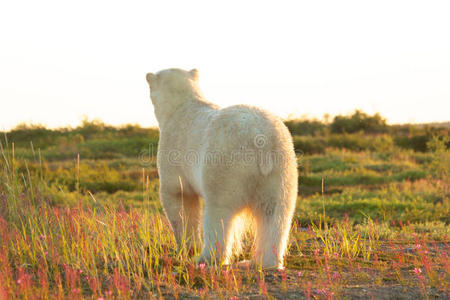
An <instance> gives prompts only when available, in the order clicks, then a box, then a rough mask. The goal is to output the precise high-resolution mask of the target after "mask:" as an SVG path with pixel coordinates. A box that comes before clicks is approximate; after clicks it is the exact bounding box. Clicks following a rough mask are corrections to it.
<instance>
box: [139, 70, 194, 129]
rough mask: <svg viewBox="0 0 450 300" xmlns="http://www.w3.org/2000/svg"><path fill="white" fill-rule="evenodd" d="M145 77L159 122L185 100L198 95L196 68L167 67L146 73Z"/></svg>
mask: <svg viewBox="0 0 450 300" xmlns="http://www.w3.org/2000/svg"><path fill="white" fill-rule="evenodd" d="M146 78H147V82H148V84H149V86H150V98H151V100H152V103H153V106H154V108H155V115H156V118H157V119H158V122H159V123H161V121H162V120H163V119H164V118H166V117H169V115H170V114H171V113H172V112H173V111H174V110H175V109H176V108H177V107H178V106H180V105H181V104H183V103H184V102H186V101H187V100H189V99H192V98H194V97H198V96H200V92H199V89H198V71H197V69H192V70H190V71H185V70H181V69H167V70H162V71H159V72H158V73H156V74H153V73H147V76H146Z"/></svg>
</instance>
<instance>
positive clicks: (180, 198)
mask: <svg viewBox="0 0 450 300" xmlns="http://www.w3.org/2000/svg"><path fill="white" fill-rule="evenodd" d="M146 79H147V82H148V83H149V86H150V98H151V101H152V103H153V106H154V110H155V115H156V119H157V121H158V123H159V129H160V138H159V146H158V155H157V165H158V172H159V176H160V198H161V201H162V205H163V208H164V211H165V214H166V216H167V218H168V220H169V222H170V225H171V227H172V230H173V233H174V235H175V238H176V241H177V244H178V246H180V244H181V243H184V242H185V240H187V239H189V240H196V239H198V238H199V225H200V223H201V219H202V215H203V250H202V252H201V254H200V256H199V257H198V258H197V260H198V261H199V262H206V263H210V264H213V263H214V262H219V261H220V262H221V263H225V264H227V263H228V262H229V260H230V257H231V255H232V254H233V249H235V247H233V245H236V244H237V245H239V243H240V241H241V239H242V237H241V236H240V233H241V232H242V220H243V218H245V217H246V216H250V217H251V218H252V220H253V221H252V224H253V225H254V229H255V247H254V248H255V249H254V255H253V259H252V262H253V263H256V264H261V263H262V265H263V266H264V267H266V268H282V267H283V256H284V254H285V251H286V246H287V242H288V237H289V230H290V226H291V221H292V216H293V213H294V209H295V203H296V199H297V182H298V180H297V176H298V174H297V160H296V157H295V152H294V147H293V143H292V136H291V134H290V133H289V131H288V129H287V128H286V126H285V125H284V124H283V122H282V121H281V120H280V119H279V118H277V117H275V116H274V115H272V114H270V113H269V112H267V111H264V110H262V109H260V108H256V107H251V106H247V105H236V106H231V107H228V108H223V109H221V108H219V107H218V106H216V105H214V104H212V103H210V102H208V101H207V100H206V99H205V98H204V97H203V96H202V94H201V92H200V90H199V87H198V71H197V70H196V69H193V70H191V71H184V70H181V69H167V70H163V71H160V72H158V73H156V74H153V73H148V74H147V76H146ZM201 200H203V204H204V205H203V206H202V205H201ZM202 212H203V214H202ZM243 212H246V213H243Z"/></svg>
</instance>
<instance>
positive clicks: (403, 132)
mask: <svg viewBox="0 0 450 300" xmlns="http://www.w3.org/2000/svg"><path fill="white" fill-rule="evenodd" d="M285 124H286V126H287V127H288V128H289V130H290V132H291V133H292V135H293V136H294V145H295V148H296V150H297V151H298V152H299V153H305V154H314V153H323V152H324V151H325V149H326V148H330V147H331V148H344V149H349V150H352V151H363V150H372V151H389V150H392V149H393V148H394V147H399V148H403V149H411V150H414V151H421V152H425V151H427V149H428V148H427V143H428V142H429V141H430V140H431V139H432V137H433V136H440V137H444V138H446V139H448V136H449V131H450V129H449V126H448V123H446V124H433V125H414V124H407V125H388V124H387V123H386V119H384V118H383V117H382V116H380V115H379V114H375V115H368V114H366V113H364V112H362V111H358V110H357V111H355V112H354V113H353V114H351V115H338V116H335V117H334V118H333V119H332V120H331V121H320V120H317V119H291V120H287V121H285ZM158 134H159V132H158V129H157V128H143V127H141V126H139V125H130V124H129V125H123V126H118V127H115V126H110V125H107V124H105V123H103V122H102V121H99V120H92V121H89V120H87V119H85V120H83V121H82V123H81V125H79V126H78V127H75V128H58V129H48V128H46V127H45V126H42V125H28V124H22V125H18V126H17V127H16V128H14V129H12V130H10V131H8V132H3V134H2V135H4V138H2V139H1V143H2V144H3V145H5V144H6V141H9V142H14V144H15V147H16V148H30V147H33V148H34V149H38V148H39V149H41V150H47V157H54V158H65V157H70V156H71V155H72V154H73V152H78V153H81V154H82V155H83V156H84V157H85V158H111V157H117V156H118V155H119V156H120V155H122V156H133V155H137V154H139V153H140V152H142V151H143V150H145V149H148V148H149V147H153V149H151V150H152V151H153V150H155V148H156V146H157V143H158ZM31 144H32V146H31ZM447 147H450V143H448V142H447Z"/></svg>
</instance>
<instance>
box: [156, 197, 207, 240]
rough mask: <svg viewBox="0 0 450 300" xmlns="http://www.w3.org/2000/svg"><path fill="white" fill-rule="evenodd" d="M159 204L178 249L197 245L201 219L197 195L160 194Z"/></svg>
mask: <svg viewBox="0 0 450 300" xmlns="http://www.w3.org/2000/svg"><path fill="white" fill-rule="evenodd" d="M160 197H161V202H162V205H163V208H164V211H165V213H166V216H167V218H168V219H169V222H170V225H171V227H172V230H173V233H174V235H175V240H176V242H177V245H178V249H181V248H182V247H183V246H187V247H188V248H189V247H190V246H194V245H195V244H196V243H197V244H198V242H199V240H200V238H199V224H200V218H201V207H200V199H199V197H198V196H197V195H189V196H186V195H183V196H182V195H181V194H174V193H161V194H160Z"/></svg>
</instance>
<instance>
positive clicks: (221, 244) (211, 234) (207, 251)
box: [198, 203, 234, 264]
mask: <svg viewBox="0 0 450 300" xmlns="http://www.w3.org/2000/svg"><path fill="white" fill-rule="evenodd" d="M233 216H234V210H232V209H230V208H228V207H222V206H216V205H208V203H206V205H205V212H204V217H203V218H204V220H203V236H204V239H203V251H202V253H201V255H200V257H199V258H198V262H206V263H208V264H213V263H214V262H216V263H221V262H225V263H228V258H229V256H230V254H231V253H230V251H231V244H232V241H233V233H232V219H233Z"/></svg>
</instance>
